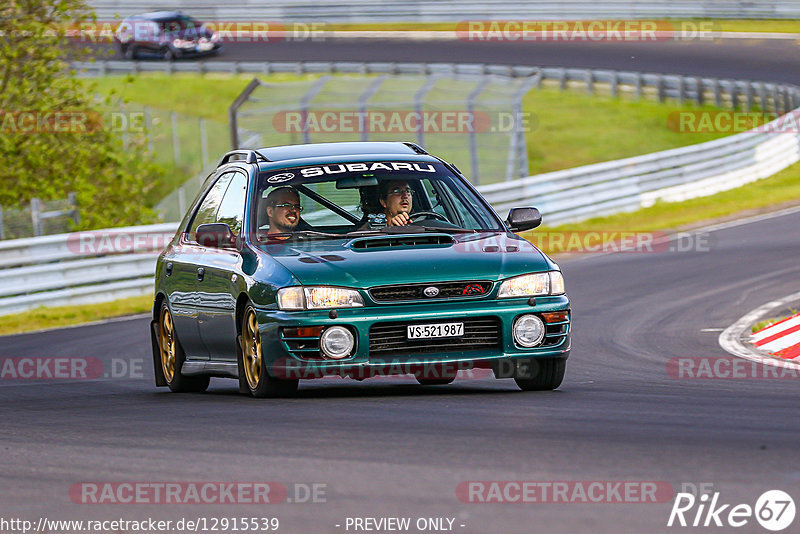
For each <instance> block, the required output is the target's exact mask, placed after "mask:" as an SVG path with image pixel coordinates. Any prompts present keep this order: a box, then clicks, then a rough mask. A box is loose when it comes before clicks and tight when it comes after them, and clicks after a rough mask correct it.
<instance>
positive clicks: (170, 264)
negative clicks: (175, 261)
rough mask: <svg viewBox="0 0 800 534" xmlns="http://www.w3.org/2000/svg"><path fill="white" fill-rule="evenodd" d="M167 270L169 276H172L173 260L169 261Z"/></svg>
mask: <svg viewBox="0 0 800 534" xmlns="http://www.w3.org/2000/svg"><path fill="white" fill-rule="evenodd" d="M166 272H167V276H172V262H171V261H169V262H167V268H166Z"/></svg>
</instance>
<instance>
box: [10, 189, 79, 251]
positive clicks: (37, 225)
mask: <svg viewBox="0 0 800 534" xmlns="http://www.w3.org/2000/svg"><path fill="white" fill-rule="evenodd" d="M79 216H80V215H79V211H78V205H77V203H76V201H75V194H74V193H70V195H69V196H68V197H67V198H65V199H59V200H48V201H44V200H41V199H39V198H33V199H31V201H30V202H29V203H28V204H26V205H23V206H17V207H11V208H4V207H0V240H3V239H18V238H21V237H37V236H41V235H50V234H60V233H64V232H68V231H70V230H71V229H72V227H73V226H74V225H76V224H78V222H79Z"/></svg>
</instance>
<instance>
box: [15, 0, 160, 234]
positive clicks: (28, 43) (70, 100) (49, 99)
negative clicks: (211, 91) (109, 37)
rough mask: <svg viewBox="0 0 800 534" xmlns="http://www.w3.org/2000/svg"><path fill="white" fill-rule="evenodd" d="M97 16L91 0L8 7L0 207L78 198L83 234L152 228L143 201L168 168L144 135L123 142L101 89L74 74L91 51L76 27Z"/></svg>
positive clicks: (20, 1) (24, 1)
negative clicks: (75, 35) (155, 158)
mask: <svg viewBox="0 0 800 534" xmlns="http://www.w3.org/2000/svg"><path fill="white" fill-rule="evenodd" d="M6 2H9V0H6ZM93 20H94V14H93V13H92V12H91V10H90V9H89V8H88V7H87V5H86V3H85V1H84V0H10V3H7V4H6V5H5V6H4V7H0V205H2V206H7V207H8V206H13V205H16V204H22V203H26V202H28V201H30V199H31V198H32V197H39V198H42V199H44V200H53V199H60V198H65V197H66V196H67V194H68V193H69V192H75V193H76V195H77V200H78V205H79V208H80V214H81V222H80V229H90V228H100V227H111V226H121V225H129V224H139V223H144V222H150V221H151V220H152V219H153V212H152V210H150V209H149V208H148V207H146V206H145V205H144V203H143V202H142V200H141V199H142V197H143V195H144V194H145V193H146V192H147V191H148V190H149V189H150V188H152V187H153V186H154V185H155V184H156V183H157V181H158V180H159V179H160V176H161V174H162V172H163V171H161V170H160V169H159V167H158V166H156V165H155V164H154V163H153V162H152V158H151V157H150V156H149V155H148V154H147V150H146V146H147V145H146V142H145V138H144V134H142V133H138V134H137V133H132V134H127V135H126V136H125V137H126V138H125V140H124V141H125V142H123V136H122V133H121V132H115V131H113V130H112V128H110V127H109V126H110V125H109V124H108V121H104V120H103V119H104V113H103V110H102V106H101V104H100V103H98V102H95V97H94V86H93V85H92V84H86V83H85V82H83V81H82V80H80V79H78V78H77V77H76V73H75V72H74V70H72V69H71V68H70V62H71V61H73V60H75V59H81V58H84V57H86V56H87V54H89V53H90V52H89V51H88V50H87V49H86V48H85V47H84V46H83V45H82V44H80V42H79V41H80V40H78V42H76V40H74V39H70V38H69V37H68V30H69V29H70V28H75V27H76V25H78V24H81V23H87V22H89V23H91V21H93ZM106 116H107V115H106Z"/></svg>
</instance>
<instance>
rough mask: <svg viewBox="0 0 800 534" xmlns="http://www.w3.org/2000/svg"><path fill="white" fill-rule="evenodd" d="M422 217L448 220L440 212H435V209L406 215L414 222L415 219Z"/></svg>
mask: <svg viewBox="0 0 800 534" xmlns="http://www.w3.org/2000/svg"><path fill="white" fill-rule="evenodd" d="M422 217H433V218H435V219H439V220H441V221H445V222H450V220H449V219H448V218H447V217H445V216H444V215H442V214H441V213H436V212H435V211H418V212H416V213H413V214H412V215H411V216H409V217H408V220H409V221H410V222H415V219H418V218H422Z"/></svg>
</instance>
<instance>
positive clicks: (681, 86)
mask: <svg viewBox="0 0 800 534" xmlns="http://www.w3.org/2000/svg"><path fill="white" fill-rule="evenodd" d="M685 100H686V79H685V78H684V77H683V76H678V103H679V104H680V105H681V106H682V105H683V103H684V101H685Z"/></svg>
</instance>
